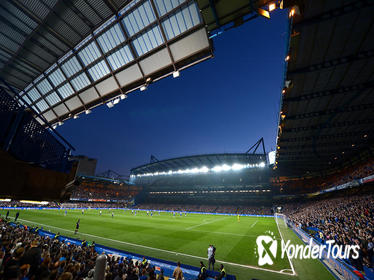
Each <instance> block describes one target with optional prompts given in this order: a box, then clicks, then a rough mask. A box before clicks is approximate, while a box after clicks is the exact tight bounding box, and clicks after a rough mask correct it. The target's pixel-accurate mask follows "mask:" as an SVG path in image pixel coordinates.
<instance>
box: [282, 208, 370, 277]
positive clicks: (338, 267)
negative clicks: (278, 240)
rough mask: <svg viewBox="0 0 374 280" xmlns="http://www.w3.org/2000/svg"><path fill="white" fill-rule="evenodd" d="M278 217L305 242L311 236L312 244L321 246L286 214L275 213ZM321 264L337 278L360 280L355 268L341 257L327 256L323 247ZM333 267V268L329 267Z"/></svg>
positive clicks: (308, 240)
mask: <svg viewBox="0 0 374 280" xmlns="http://www.w3.org/2000/svg"><path fill="white" fill-rule="evenodd" d="M275 216H276V217H278V218H281V219H282V220H283V221H284V222H285V223H286V224H287V225H288V226H290V227H291V229H292V230H293V231H294V232H295V233H296V235H297V236H298V237H299V238H300V239H301V240H302V241H303V242H304V243H305V244H309V242H310V239H311V238H312V246H314V245H318V246H322V244H321V243H320V242H318V241H317V240H316V239H315V238H313V237H311V236H310V235H309V234H308V233H306V232H305V231H304V230H302V229H301V228H299V227H297V226H296V225H295V224H294V223H293V222H291V221H289V220H288V219H287V217H286V216H284V215H275ZM319 260H320V261H321V262H322V264H324V265H325V266H326V267H327V269H328V270H329V271H330V272H331V273H332V274H333V275H334V276H335V277H336V278H337V279H340V277H341V276H343V277H344V279H347V280H360V279H362V278H360V277H359V276H358V275H357V274H356V273H354V271H357V269H356V268H354V267H353V266H351V265H349V264H348V263H346V262H345V261H344V260H342V259H339V258H337V259H334V258H327V249H326V248H324V249H323V253H322V258H320V259H319ZM330 268H333V269H330ZM364 279H365V280H369V278H367V277H365V276H364Z"/></svg>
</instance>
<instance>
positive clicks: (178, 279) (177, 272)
mask: <svg viewBox="0 0 374 280" xmlns="http://www.w3.org/2000/svg"><path fill="white" fill-rule="evenodd" d="M173 277H174V278H175V280H183V272H182V269H181V263H180V262H178V264H177V267H176V268H175V269H174V272H173Z"/></svg>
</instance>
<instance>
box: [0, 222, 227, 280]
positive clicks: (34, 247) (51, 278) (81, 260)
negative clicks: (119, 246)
mask: <svg viewBox="0 0 374 280" xmlns="http://www.w3.org/2000/svg"><path fill="white" fill-rule="evenodd" d="M37 232H38V228H30V227H27V226H16V225H15V224H11V223H8V222H7V221H6V220H2V219H0V279H4V280H94V279H95V273H97V272H99V271H100V269H98V268H97V267H95V265H96V266H97V258H98V256H99V254H98V253H97V252H96V251H95V243H92V244H89V243H87V242H86V241H85V240H83V241H82V242H81V244H80V245H76V244H71V243H68V242H66V243H65V242H64V241H61V240H59V239H58V234H57V235H56V236H55V237H53V238H52V237H49V236H41V235H39V234H38V233H37ZM106 259H107V261H106V264H104V266H102V271H101V272H103V274H104V278H103V279H105V280H164V279H167V278H166V277H164V273H163V270H162V269H161V268H159V267H155V266H153V265H152V264H151V262H149V261H148V260H146V258H145V257H143V259H142V260H132V259H127V258H124V257H119V256H109V255H107V256H106ZM99 266H100V265H99ZM156 270H158V272H157V273H156ZM99 275H100V274H99ZM225 276H226V271H225V269H224V267H223V265H222V264H221V267H220V269H219V274H218V275H217V276H216V277H215V279H216V280H221V279H223V278H224V277H225ZM173 277H174V278H175V279H176V280H182V279H184V278H183V269H182V268H181V264H180V262H178V264H177V267H176V268H175V270H174V272H173ZM206 278H207V268H206V266H205V265H204V263H203V262H202V261H201V262H200V273H199V275H198V280H204V279H206ZM100 279H102V278H101V277H100Z"/></svg>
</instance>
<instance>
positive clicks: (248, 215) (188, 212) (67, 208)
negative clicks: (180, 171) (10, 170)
mask: <svg viewBox="0 0 374 280" xmlns="http://www.w3.org/2000/svg"><path fill="white" fill-rule="evenodd" d="M0 209H13V210H65V209H66V210H90V209H91V210H92V209H93V210H134V211H143V212H144V211H152V212H165V213H174V212H175V213H178V214H179V213H182V214H184V213H187V214H206V215H226V216H237V215H238V214H233V213H213V212H194V211H171V210H153V209H137V208H103V207H91V208H88V207H64V208H58V207H0ZM239 216H241V217H246V216H247V217H265V218H274V215H254V214H239Z"/></svg>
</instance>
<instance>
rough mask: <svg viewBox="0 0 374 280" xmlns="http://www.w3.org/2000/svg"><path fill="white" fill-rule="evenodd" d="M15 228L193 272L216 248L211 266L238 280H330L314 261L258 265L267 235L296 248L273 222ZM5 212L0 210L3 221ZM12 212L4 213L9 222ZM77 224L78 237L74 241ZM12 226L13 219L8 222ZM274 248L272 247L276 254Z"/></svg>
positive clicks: (190, 218)
mask: <svg viewBox="0 0 374 280" xmlns="http://www.w3.org/2000/svg"><path fill="white" fill-rule="evenodd" d="M19 212H20V216H19V220H18V222H20V223H22V224H26V225H29V226H33V225H38V226H39V227H43V229H45V230H49V231H51V232H54V233H57V232H60V234H61V235H66V236H70V237H75V238H79V239H86V240H88V241H95V242H96V243H98V244H102V245H105V246H109V247H113V248H116V249H121V250H125V251H129V252H134V253H138V254H141V255H145V256H150V257H156V258H160V259H165V260H169V261H175V262H176V261H181V262H182V263H185V264H189V265H193V266H199V263H200V261H201V260H202V261H204V263H205V264H206V265H207V248H208V246H209V244H213V245H214V246H215V247H216V248H217V251H216V266H215V269H216V270H217V268H218V266H219V265H220V264H221V263H223V264H224V266H225V268H226V271H227V273H229V274H234V275H235V276H236V277H237V279H239V280H248V279H253V278H255V279H335V278H334V277H333V276H332V275H331V274H330V272H329V271H328V270H327V269H326V268H325V266H324V265H323V264H321V263H320V262H319V261H318V260H298V259H292V260H289V259H288V258H287V257H285V258H281V255H280V254H277V255H276V257H275V259H273V262H274V263H273V265H268V264H266V265H264V266H259V265H258V252H257V245H256V238H257V237H258V236H259V235H264V234H268V233H272V234H273V236H274V238H275V239H276V240H279V241H280V240H281V239H282V238H283V239H284V240H291V242H292V243H294V244H302V242H301V241H300V240H299V239H298V237H297V236H296V235H295V234H294V233H293V231H292V230H290V229H288V228H287V227H286V225H285V223H284V222H283V221H281V220H279V221H278V222H277V221H276V220H275V219H274V218H273V217H254V216H253V217H245V216H241V217H240V221H238V219H237V217H236V216H228V215H207V214H187V216H185V215H184V214H183V215H182V216H180V215H179V214H178V215H176V216H175V217H174V216H173V215H172V213H168V212H161V213H160V214H159V212H154V213H153V216H150V215H147V214H146V212H143V211H138V212H137V214H136V215H133V214H132V213H131V210H113V213H114V217H112V215H111V213H112V210H108V209H103V210H102V215H99V210H96V209H88V210H85V212H84V214H82V211H81V210H67V215H66V216H65V210H36V209H35V210H20V211H19ZM5 213H6V210H2V211H1V214H2V216H4V214H5ZM15 213H16V210H11V211H10V216H11V217H14V216H15ZM78 219H80V228H79V233H78V234H77V235H74V229H75V224H76V222H77V220H78ZM11 220H13V219H11ZM279 251H280V242H278V252H279Z"/></svg>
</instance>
